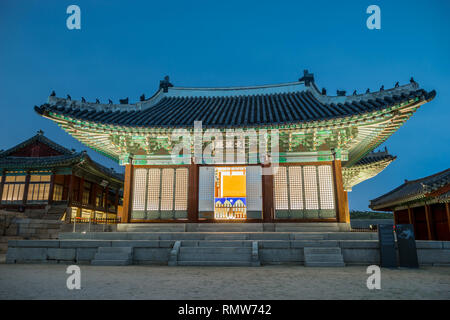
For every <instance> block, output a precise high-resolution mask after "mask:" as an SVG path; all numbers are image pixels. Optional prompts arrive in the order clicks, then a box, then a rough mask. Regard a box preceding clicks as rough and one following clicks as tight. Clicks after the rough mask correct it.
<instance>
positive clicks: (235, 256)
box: [170, 240, 260, 266]
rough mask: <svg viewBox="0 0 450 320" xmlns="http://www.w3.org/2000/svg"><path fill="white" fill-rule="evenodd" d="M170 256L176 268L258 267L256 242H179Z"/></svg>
mask: <svg viewBox="0 0 450 320" xmlns="http://www.w3.org/2000/svg"><path fill="white" fill-rule="evenodd" d="M171 255H172V257H171V258H172V263H171V264H170V265H178V266H260V261H259V256H258V242H257V241H233V240H228V241H227V240H217V241H215V240H205V241H180V242H179V245H178V246H176V245H175V246H174V250H172V252H171Z"/></svg>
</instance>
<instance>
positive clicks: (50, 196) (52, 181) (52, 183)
mask: <svg viewBox="0 0 450 320" xmlns="http://www.w3.org/2000/svg"><path fill="white" fill-rule="evenodd" d="M54 190H55V173H54V172H52V175H51V177H50V190H49V191H48V204H52V202H53V192H54Z"/></svg>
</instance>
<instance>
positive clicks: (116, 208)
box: [114, 189, 120, 218]
mask: <svg viewBox="0 0 450 320" xmlns="http://www.w3.org/2000/svg"><path fill="white" fill-rule="evenodd" d="M119 191H120V190H119V189H114V192H115V194H114V211H115V212H116V218H118V217H119Z"/></svg>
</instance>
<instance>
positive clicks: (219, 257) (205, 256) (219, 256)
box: [178, 253, 252, 261]
mask: <svg viewBox="0 0 450 320" xmlns="http://www.w3.org/2000/svg"><path fill="white" fill-rule="evenodd" d="M251 258H252V257H251V253H233V254H231V253H228V254H223V253H201V254H199V253H180V254H179V255H178V261H251Z"/></svg>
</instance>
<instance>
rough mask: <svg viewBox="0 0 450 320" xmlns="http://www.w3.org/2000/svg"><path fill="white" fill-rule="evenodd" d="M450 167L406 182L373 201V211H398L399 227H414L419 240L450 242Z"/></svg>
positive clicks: (395, 213)
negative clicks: (404, 225) (402, 225)
mask: <svg viewBox="0 0 450 320" xmlns="http://www.w3.org/2000/svg"><path fill="white" fill-rule="evenodd" d="M449 202H450V168H449V169H447V170H444V171H441V172H438V173H435V174H433V175H431V176H428V177H424V178H421V179H417V180H412V181H408V180H405V182H404V183H403V184H402V185H401V186H399V187H397V188H395V189H394V190H392V191H389V192H388V193H386V194H384V195H382V196H380V197H378V198H376V199H373V200H371V201H370V208H371V209H373V210H380V211H392V212H394V219H395V223H396V224H402V223H406V224H412V225H414V230H415V233H416V238H417V239H419V240H446V241H450V210H449Z"/></svg>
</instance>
